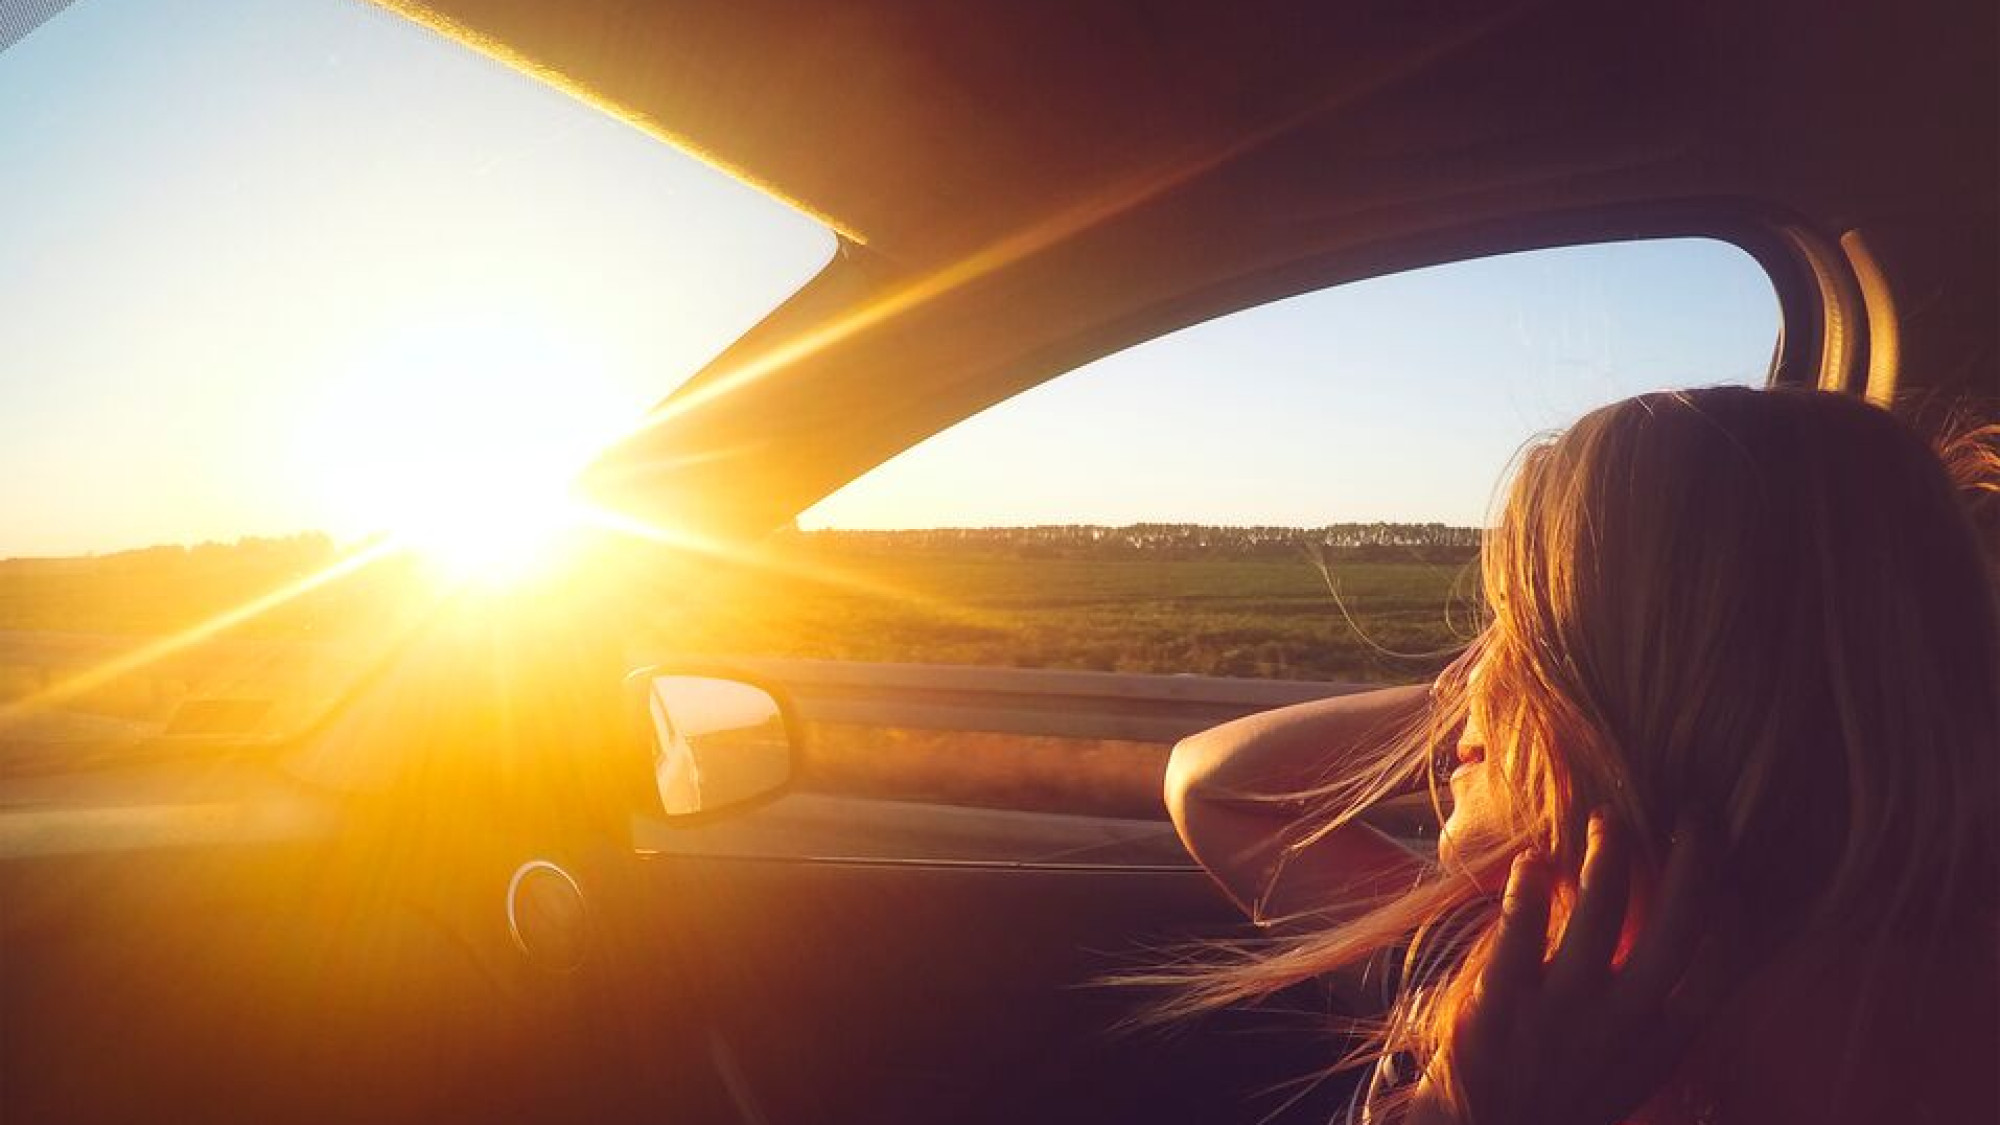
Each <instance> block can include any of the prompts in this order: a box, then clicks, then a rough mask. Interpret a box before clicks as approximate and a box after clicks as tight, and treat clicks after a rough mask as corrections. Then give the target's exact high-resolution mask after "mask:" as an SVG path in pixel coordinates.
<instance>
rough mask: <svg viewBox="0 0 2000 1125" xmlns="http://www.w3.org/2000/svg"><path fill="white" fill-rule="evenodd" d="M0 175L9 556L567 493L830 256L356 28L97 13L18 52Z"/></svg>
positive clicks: (228, 14)
mask: <svg viewBox="0 0 2000 1125" xmlns="http://www.w3.org/2000/svg"><path fill="white" fill-rule="evenodd" d="M0 169H4V170H5V171H4V173H0V248H4V249H0V555H21V554H59V553H76V552H84V551H96V550H107V549H116V548H121V547H131V546H140V545H146V544H152V543H161V542H181V541H198V540H202V539H234V538H236V537H238V536H241V535H245V534H283V533H290V532H295V531H302V530H313V529H325V530H329V531H332V532H334V533H335V534H336V535H338V536H341V537H343V538H344V537H351V536H358V535H361V534H365V533H368V532H371V531H375V530H379V529H381V528H382V527H383V526H384V522H383V521H384V509H385V508H393V507H396V506H397V505H403V504H407V503H408V493H409V492H410V491H411V490H412V489H416V490H423V489H427V488H428V489H439V490H443V491H449V490H450V489H451V488H453V487H454V486H456V485H457V484H459V483H461V482H459V481H457V480H456V477H457V476H458V475H459V474H460V473H461V472H462V470H463V467H464V466H466V465H477V464H481V463H482V462H483V460H484V459H489V458H491V457H492V456H493V455H494V454H495V453H496V452H498V453H500V454H501V455H502V456H506V454H507V453H508V452H509V451H510V450H513V449H518V450H519V451H521V456H522V457H525V458H526V459H527V461H528V463H529V464H531V465H532V467H534V468H536V469H538V470H546V471H547V473H548V475H550V476H551V477H556V476H563V475H566V473H567V472H568V471H571V470H573V469H574V468H576V467H579V466H578V465H575V464H570V462H579V461H581V460H584V459H587V458H588V456H589V454H590V453H592V452H594V451H595V449H596V448H598V447H599V446H600V445H601V444H602V443H603V441H604V440H606V439H607V438H608V437H610V436H612V435H615V434H616V433H617V432H618V430H619V428H620V427H622V426H627V425H629V424H630V423H631V422H632V421H633V420H635V419H636V418H637V417H638V416H639V415H640V414H642V413H643V412H644V411H645V409H646V408H647V407H649V406H651V405H652V404H653V403H655V402H657V401H658V400H659V399H661V398H663V397H665V395H666V394H667V392H669V391H671V390H672V389H673V388H674V386H675V385H677V384H678V383H679V382H680V381H681V380H682V379H684V378H685V377H686V376H687V375H688V374H689V373H691V372H692V371H693V370H694V369H695V368H697V367H698V366H700V364H701V363H702V362H703V361H704V360H706V359H707V358H709V357H710V356H712V355H713V354H714V353H715V352H717V351H718V350H720V349H721V348H722V347H723V346H724V345H725V344H727V343H728V342H729V341H730V340H731V339H734V338H735V337H736V336H738V335H740V334H742V332H743V331H744V330H745V329H747V328H748V327H749V326H750V325H751V324H752V323H754V322H755V321H756V320H757V319H758V318H759V317H761V316H762V315H763V314H764V313H765V312H767V311H768V310H769V309H770V308H771V307H772V306H773V305H775V304H776V303H777V302H778V301H779V300H781V299H782V298H783V297H784V296H786V295H788V294H789V293H791V292H792V291H793V290H794V289H796V288H797V287H798V286H799V285H801V284H803V283H804V281H805V280H806V279H807V278H809V277H810V276H811V275H812V274H813V273H815V272H817V271H818V270H819V269H820V267H821V266H823V265H824V264H825V263H826V261H827V260H828V259H829V258H830V256H831V255H832V253H833V249H834V240H833V236H832V235H831V234H830V233H828V232H826V231H825V230H824V229H823V228H821V227H820V226H818V225H817V224H815V223H813V222H811V221H809V220H807V219H805V218H804V217H802V216H799V215H798V214H796V213H795V212H793V211H791V210H790V209H788V208H786V207H783V206H781V205H779V204H777V203H775V202H772V201H771V200H769V199H767V198H765V197H764V196H762V195H760V194H758V193H756V192H754V191H751V190H750V189H748V188H745V187H744V186H742V185H740V184H738V183H736V182H735V181H733V180H730V179H728V178H727V177H725V176H723V175H721V174H719V173H716V172H713V171H711V170H709V169H707V168H705V167H703V166H701V165H700V164H697V163H696V162H694V161H693V160H690V159H689V158H687V157H685V156H682V155H680V154H679V153H677V152H675V151H674V150H672V149H670V148H668V147H667V146H666V145H663V144H661V143H659V142H657V141H655V140H653V139H652V138H650V137H648V136H646V135H644V134H642V133H640V132H638V131H637V130H635V129H633V128H631V127H630V126H627V125H625V124H623V123H621V122H619V121H616V120H613V119H612V118H610V117H608V116H606V115H604V114H602V113H600V112H598V111H595V110H593V109H590V108H588V107H586V106H583V105H581V104H578V103H577V102H575V101H574V100H572V99H571V98H569V97H567V96H566V95H563V94H560V93H558V92H556V91H554V90H550V89H547V88H545V87H543V86H541V85H539V84H537V83H535V82H534V81H532V80H530V79H528V78H525V77H523V76H521V75H518V74H516V73H514V72H512V71H510V70H508V69H507V68H505V67H504V66H501V65H500V64H498V63H495V62H493V61H491V60H488V59H485V58H482V57H479V56H477V55H475V54H473V53H472V52H470V51H467V50H465V49H464V48H462V47H459V46H458V45H456V44H452V43H449V42H447V41H445V40H443V39H440V38H438V37H437V36H435V35H433V34H432V33H430V32H428V31H425V30H423V29H421V28H418V27H416V26H415V25H412V24H409V23H406V22H405V21H403V20H401V19H400V18H397V17H394V16H391V15H389V14H388V13H385V12H382V11H380V10H378V9H375V8H372V7H369V6H367V5H365V4H362V3H360V2H359V0H78V2H77V3H75V4H74V5H72V6H71V7H70V8H69V9H68V10H66V11H64V12H62V13H61V14H59V15H57V16H56V17H55V18H54V19H53V20H51V21H50V22H49V23H47V24H45V25H43V26H42V27H41V28H40V29H38V30H36V31H34V32H33V33H31V34H29V35H28V36H27V37H26V38H25V39H23V40H22V41H21V42H19V43H17V44H15V45H14V46H13V47H12V48H10V49H8V50H7V51H6V52H5V53H0ZM542 462H548V463H547V464H543V463H542Z"/></svg>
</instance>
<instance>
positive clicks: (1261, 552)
mask: <svg viewBox="0 0 2000 1125" xmlns="http://www.w3.org/2000/svg"><path fill="white" fill-rule="evenodd" d="M786 534H787V536H789V537H792V538H795V539H796V540H798V541H800V543H801V545H805V546H810V547H819V548H829V549H833V550H838V551H844V552H856V553H872V552H887V551H894V552H905V551H907V552H919V553H925V554H953V553H958V554H981V555H994V554H1005V555H1014V556H1017V557H1021V558H1090V557H1105V556H1124V555H1131V556H1146V557H1155V558H1160V557H1164V558H1213V557H1225V558H1228V557H1276V556H1285V555H1298V554H1302V553H1304V554H1311V553H1314V552H1326V551H1333V552H1337V553H1339V554H1340V555H1342V556H1343V557H1350V558H1371V557H1379V558H1384V559H1390V558H1421V559H1443V558H1466V557H1469V556H1470V555H1471V554H1472V553H1473V552H1475V551H1477V550H1478V549H1479V536H1480V531H1479V529H1478V528H1472V527H1452V526H1450V525H1448V524H1442V523H1338V524H1329V525H1327V526H1325V527H1267V526H1254V527H1223V526H1215V525H1210V524H1195V523H1135V524H1130V525H1128V526H1125V527H1106V526H1103V525H1099V524H1047V525H1043V526H1039V527H934V528H914V529H905V530H893V531H879V530H857V529H845V528H823V529H820V530H817V531H796V530H795V531H791V532H788V533H786Z"/></svg>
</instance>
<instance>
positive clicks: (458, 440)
mask: <svg viewBox="0 0 2000 1125" xmlns="http://www.w3.org/2000/svg"><path fill="white" fill-rule="evenodd" d="M566 343H567V341H565V340H564V339H562V338H561V336H560V334H558V333H554V332H551V331H548V330H547V329H546V328H541V329H539V330H538V327H537V326H535V325H534V323H533V321H531V320H528V319H526V318H521V317H511V318H510V317H507V316H503V315H498V314H495V313H491V312H489V313H486V314H485V315H458V316H441V317H436V318H433V319H431V320H430V321H429V322H427V323H425V324H424V325H422V326H420V327H417V328H413V329H411V330H408V331H405V332H400V333H395V334H391V335H389V336H388V337H386V338H384V339H382V340H380V341H377V342H376V343H374V344H373V346H371V347H368V348H365V349H362V350H361V351H360V352H359V353H358V354H357V355H356V356H355V358H354V362H353V366H352V374H351V375H349V376H348V377H346V378H343V379H341V380H339V381H338V382H337V383H336V384H335V386H334V388H333V390H331V391H330V392H329V393H328V394H327V396H326V397H325V399H324V401H321V402H318V403H315V404H314V406H313V408H312V409H311V410H309V411H308V412H307V418H308V422H307V423H306V424H305V426H304V433H303V435H302V439H301V454H302V455H303V456H304V457H305V458H306V465H305V469H306V472H307V474H308V476H309V478H310V482H311V484H312V486H313V487H314V488H315V489H317V490H318V491H319V492H320V494H321V497H322V499H323V501H324V503H325V504H326V505H327V506H328V507H329V508H331V509H333V510H335V511H337V512H338V514H339V520H340V523H341V524H342V525H343V526H345V527H347V528H351V529H354V530H355V531H357V532H360V533H364V534H387V535H388V536H389V537H390V538H391V539H392V540H393V541H394V542H396V543H397V544H399V545H401V546H403V547H406V548H408V549H410V550H411V551H413V552H415V553H416V554H418V555H419V556H420V557H421V558H422V559H423V560H424V561H426V562H427V563H430V564H432V565H434V566H435V567H436V568H437V570H438V571H439V572H440V573H441V574H442V575H444V576H445V577H447V578H449V579H451V580H454V581H476V582H483V583H493V582H506V581H509V580H513V579H517V578H519V577H522V576H523V575H525V574H527V573H528V572H531V571H533V570H535V569H538V568H539V567H541V566H543V565H545V564H547V563H548V562H550V561H551V560H552V559H553V558H554V557H555V556H556V555H558V554H559V553H560V552H561V550H562V549H563V547H564V546H565V543H566V541H567V540H568V539H569V537H570V536H571V534H572V533H573V532H574V531H575V530H576V529H577V527H578V526H579V524H580V523H581V522H582V515H583V509H582V508H581V506H580V505H579V504H578V503H577V501H576V500H575V499H574V498H573V497H572V495H571V492H570V487H571V483H572V481H573V480H574V478H575V476H576V474H577V473H578V472H579V471H580V470H581V469H582V468H583V466H584V465H585V464H587V463H588V461H589V460H590V458H591V457H592V456H593V455H594V454H595V453H596V452H597V450H598V449H599V448H601V447H602V446H603V444H604V443H605V442H606V441H607V440H609V439H610V438H612V437H613V436H615V435H616V434H617V432H618V429H619V427H620V426H621V425H623V424H629V421H630V419H631V417H633V416H635V415H636V414H637V413H638V412H639V410H640V409H642V408H643V406H644V403H639V402H629V401H622V400H621V399H620V398H619V396H617V395H615V394H611V393H608V391H607V389H606V387H605V384H604V382H603V381H602V380H598V379H594V378H591V377H590V374H591V371H592V367H593V362H592V357H590V356H589V355H588V354H587V352H585V351H583V350H581V349H576V348H572V347H566V346H565V344H566Z"/></svg>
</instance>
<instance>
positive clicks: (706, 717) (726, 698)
mask: <svg viewBox="0 0 2000 1125" xmlns="http://www.w3.org/2000/svg"><path fill="white" fill-rule="evenodd" d="M625 686H626V689H627V695H628V699H629V700H630V703H629V706H630V709H631V712H632V714H631V721H632V723H633V726H634V729H635V730H636V731H638V732H639V733H640V739H639V740H640V742H641V744H642V745H644V746H645V747H646V749H647V752H648V753H649V754H650V755H651V770H650V773H651V776H652V779H653V785H652V792H653V795H654V798H655V800H656V801H657V804H655V805H653V807H652V808H651V809H650V811H651V812H652V813H653V814H654V815H657V816H660V817H663V818H665V819H667V820H674V821H679V820H686V819H691V818H695V817H705V816H708V815H710V814H712V813H717V812H722V811H725V810H737V809H742V808H745V807H748V806H750V805H754V804H757V803H760V802H763V801H767V800H770V799H771V798H773V797H776V796H778V795H779V794H780V793H782V792H784V790H785V789H786V788H787V787H788V786H789V785H790V784H791V781H792V775H793V773H794V772H795V770H796V769H797V766H798V747H799V739H798V729H799V728H798V723H797V721H796V720H795V719H794V718H793V714H792V709H791V706H790V705H789V703H787V702H786V701H785V699H784V698H783V696H782V695H781V694H780V693H778V692H777V691H775V690H773V689H772V688H770V687H767V686H765V685H763V684H761V683H757V682H755V681H753V680H751V679H750V678H748V677H745V676H742V675H740V674H737V673H734V672H731V671H728V670H726V669H718V668H708V667H690V666H684V665H660V666H657V667H652V668H642V669H640V670H639V671H637V672H634V673H632V674H631V675H630V676H627V677H626V679H625Z"/></svg>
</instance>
